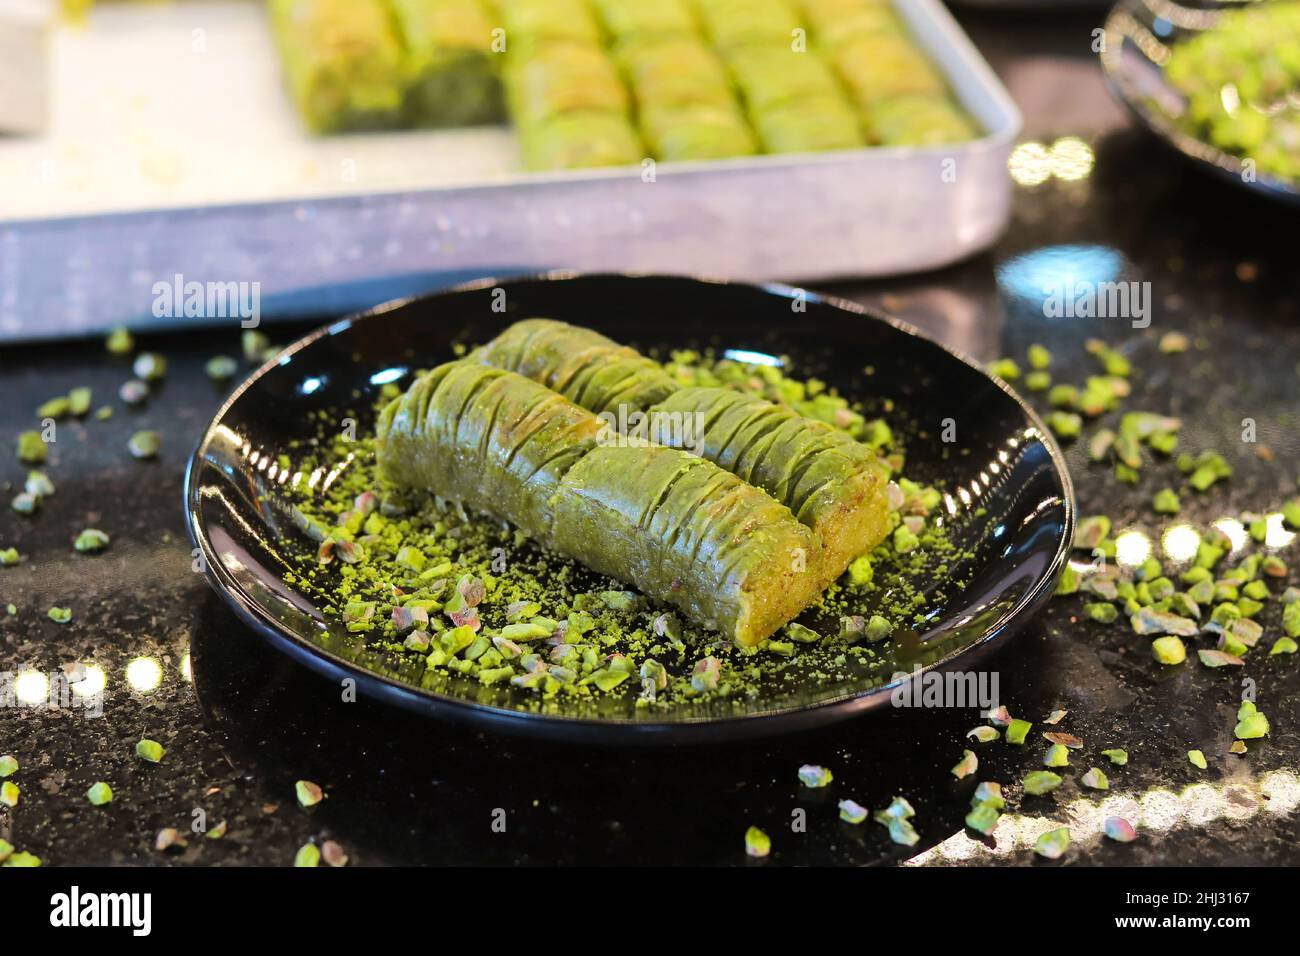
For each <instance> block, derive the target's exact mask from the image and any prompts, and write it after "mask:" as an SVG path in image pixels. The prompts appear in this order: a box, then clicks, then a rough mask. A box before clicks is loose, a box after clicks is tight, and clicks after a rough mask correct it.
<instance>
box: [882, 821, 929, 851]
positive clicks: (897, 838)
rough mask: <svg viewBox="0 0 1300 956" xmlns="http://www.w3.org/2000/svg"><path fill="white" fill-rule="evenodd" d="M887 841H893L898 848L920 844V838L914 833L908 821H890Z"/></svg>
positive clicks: (914, 830) (914, 829)
mask: <svg viewBox="0 0 1300 956" xmlns="http://www.w3.org/2000/svg"><path fill="white" fill-rule="evenodd" d="M888 826H889V839H891V840H893V841H894V842H895V843H897V844H899V845H900V846H916V844H917V843H918V842H920V839H921V836H920V834H918V833H917V832H916V828H915V827H913V826H912V823H911V821H909V820H898V819H894V820H890V821H889V823H888Z"/></svg>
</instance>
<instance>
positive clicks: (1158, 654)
mask: <svg viewBox="0 0 1300 956" xmlns="http://www.w3.org/2000/svg"><path fill="white" fill-rule="evenodd" d="M1151 653H1152V654H1154V655H1155V659H1156V660H1157V661H1159V662H1160V663H1161V664H1181V663H1182V662H1183V661H1185V660H1187V648H1186V647H1185V646H1184V645H1183V642H1182V640H1180V639H1179V638H1177V637H1172V636H1170V637H1157V638H1156V639H1155V640H1154V641H1152V642H1151Z"/></svg>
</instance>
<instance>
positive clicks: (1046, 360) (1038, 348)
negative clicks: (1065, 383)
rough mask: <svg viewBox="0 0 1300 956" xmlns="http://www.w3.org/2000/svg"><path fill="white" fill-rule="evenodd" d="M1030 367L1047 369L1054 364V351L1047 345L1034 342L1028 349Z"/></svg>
mask: <svg viewBox="0 0 1300 956" xmlns="http://www.w3.org/2000/svg"><path fill="white" fill-rule="evenodd" d="M1026 354H1027V357H1028V359H1029V367H1030V368H1033V369H1040V370H1041V369H1045V368H1047V367H1049V366H1050V365H1051V364H1052V353H1051V352H1049V351H1048V350H1047V348H1046V347H1045V346H1042V345H1039V344H1038V343H1034V344H1033V345H1031V346H1029V349H1028V351H1027V353H1026Z"/></svg>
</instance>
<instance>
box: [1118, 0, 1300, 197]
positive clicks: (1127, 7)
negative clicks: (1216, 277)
mask: <svg viewBox="0 0 1300 956" xmlns="http://www.w3.org/2000/svg"><path fill="white" fill-rule="evenodd" d="M1241 5H1242V4H1241V2H1240V0H1238V2H1225V3H1220V2H1216V0H1203V2H1199V3H1185V4H1183V5H1181V6H1180V5H1179V4H1176V3H1172V2H1170V0H1120V2H1119V3H1118V4H1116V5H1115V7H1114V8H1113V9H1112V10H1111V12H1110V14H1109V15H1108V16H1107V17H1106V25H1105V27H1104V30H1105V43H1104V45H1103V47H1102V50H1101V67H1102V72H1103V73H1104V74H1105V77H1106V86H1107V87H1108V88H1109V89H1110V91H1111V93H1112V94H1113V95H1114V96H1115V98H1116V99H1118V100H1119V101H1120V102H1121V103H1123V104H1124V105H1125V106H1126V107H1128V110H1129V112H1131V113H1132V114H1133V116H1134V117H1135V118H1136V119H1137V121H1138V122H1139V123H1141V124H1142V125H1143V126H1145V127H1146V128H1147V129H1148V130H1149V131H1151V132H1152V133H1154V134H1155V135H1156V136H1157V137H1159V138H1160V139H1161V140H1162V141H1163V142H1164V143H1165V144H1166V145H1168V146H1170V147H1171V148H1173V149H1175V150H1177V151H1178V152H1179V153H1182V154H1183V156H1185V157H1187V158H1188V159H1190V160H1192V161H1193V162H1194V163H1195V164H1196V165H1197V166H1199V167H1201V168H1202V169H1207V170H1209V171H1211V172H1213V173H1214V174H1216V175H1218V176H1220V177H1222V178H1225V179H1228V180H1230V181H1231V182H1234V183H1236V184H1237V185H1238V186H1243V187H1245V188H1246V189H1249V190H1251V191H1252V192H1255V193H1258V194H1260V195H1263V196H1267V197H1270V198H1272V199H1282V200H1285V201H1288V202H1295V203H1300V183H1297V182H1295V181H1293V180H1288V179H1282V178H1281V177H1278V176H1270V175H1268V174H1266V173H1257V175H1256V178H1255V179H1254V180H1253V181H1247V180H1246V179H1245V178H1243V173H1244V170H1243V167H1242V161H1241V159H1240V158H1239V157H1237V156H1234V155H1232V154H1231V153H1225V152H1224V151H1223V150H1221V149H1219V148H1218V147H1217V146H1212V145H1210V144H1209V143H1207V142H1205V141H1204V140H1201V139H1198V138H1197V137H1195V136H1192V135H1191V134H1189V133H1188V132H1186V131H1185V130H1184V129H1182V128H1181V127H1180V126H1179V123H1178V120H1179V118H1180V117H1181V116H1182V114H1183V112H1184V111H1185V110H1186V108H1187V101H1186V99H1185V98H1184V96H1183V94H1182V93H1180V92H1179V91H1178V90H1177V89H1175V88H1174V86H1173V84H1171V83H1170V82H1169V80H1168V79H1167V78H1166V77H1165V71H1164V67H1163V65H1162V64H1161V63H1160V62H1159V61H1160V60H1162V59H1163V58H1165V57H1166V55H1167V54H1168V52H1169V51H1171V50H1176V48H1177V45H1178V44H1179V43H1181V42H1182V41H1184V40H1186V39H1187V38H1188V37H1190V36H1193V35H1195V34H1196V33H1199V32H1201V31H1203V30H1207V29H1209V28H1211V27H1212V26H1213V25H1214V23H1215V21H1216V18H1217V15H1218V12H1219V11H1220V10H1223V9H1227V8H1230V7H1239V6H1241Z"/></svg>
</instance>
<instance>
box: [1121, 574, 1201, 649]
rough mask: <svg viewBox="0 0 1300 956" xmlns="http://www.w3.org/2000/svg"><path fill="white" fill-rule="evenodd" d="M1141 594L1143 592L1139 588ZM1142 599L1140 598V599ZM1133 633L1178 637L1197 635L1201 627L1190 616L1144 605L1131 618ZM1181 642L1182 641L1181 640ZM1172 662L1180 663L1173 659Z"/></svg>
mask: <svg viewBox="0 0 1300 956" xmlns="http://www.w3.org/2000/svg"><path fill="white" fill-rule="evenodd" d="M1138 593H1139V595H1140V594H1141V593H1142V591H1141V589H1140V588H1139V589H1138ZM1140 600H1141V599H1140V598H1139V601H1140ZM1129 623H1130V624H1131V625H1132V626H1133V633H1134V634H1140V635H1144V636H1147V635H1151V634H1172V635H1176V636H1178V637H1195V636H1196V633H1197V631H1198V630H1199V628H1198V627H1197V625H1196V622H1195V621H1193V620H1192V619H1190V618H1186V617H1179V616H1178V615H1177V614H1171V613H1170V612H1169V611H1158V610H1156V609H1155V608H1154V607H1144V608H1142V610H1140V611H1138V613H1136V614H1134V615H1133V616H1132V617H1131V618H1129ZM1180 643H1181V642H1180ZM1171 663H1175V664H1176V663H1178V662H1177V661H1173V662H1171Z"/></svg>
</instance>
